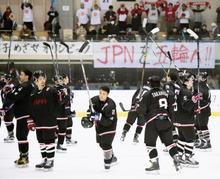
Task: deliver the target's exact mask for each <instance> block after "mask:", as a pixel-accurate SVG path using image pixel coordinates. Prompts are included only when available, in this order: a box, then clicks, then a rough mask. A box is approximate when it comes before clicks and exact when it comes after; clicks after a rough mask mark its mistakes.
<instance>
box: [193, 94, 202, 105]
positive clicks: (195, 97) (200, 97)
mask: <svg viewBox="0 0 220 179" xmlns="http://www.w3.org/2000/svg"><path fill="white" fill-rule="evenodd" d="M201 99H202V94H201V93H199V94H196V95H193V96H192V101H193V102H194V103H197V102H198V101H199V100H201Z"/></svg>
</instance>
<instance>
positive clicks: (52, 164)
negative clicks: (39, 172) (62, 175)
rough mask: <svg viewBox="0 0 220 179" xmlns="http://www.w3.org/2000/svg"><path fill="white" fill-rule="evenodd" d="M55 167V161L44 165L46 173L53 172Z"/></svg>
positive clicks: (48, 161) (49, 161)
mask: <svg viewBox="0 0 220 179" xmlns="http://www.w3.org/2000/svg"><path fill="white" fill-rule="evenodd" d="M53 166H54V162H53V160H47V162H46V164H45V165H44V171H51V170H52V169H53Z"/></svg>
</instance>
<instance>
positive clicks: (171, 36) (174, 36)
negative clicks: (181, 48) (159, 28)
mask: <svg viewBox="0 0 220 179" xmlns="http://www.w3.org/2000/svg"><path fill="white" fill-rule="evenodd" d="M179 39H180V34H179V32H178V28H177V27H176V26H173V28H172V30H171V31H169V32H168V34H167V40H179Z"/></svg>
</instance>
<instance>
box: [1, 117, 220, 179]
mask: <svg viewBox="0 0 220 179" xmlns="http://www.w3.org/2000/svg"><path fill="white" fill-rule="evenodd" d="M124 122H125V119H119V121H118V127H117V134H116V137H115V140H114V143H113V149H114V153H115V155H116V156H117V158H118V161H119V164H118V165H116V166H114V167H112V168H111V169H110V171H109V172H106V171H105V170H104V167H103V153H102V150H101V149H100V148H99V147H98V145H97V144H96V142H95V132H94V128H91V129H83V128H82V127H81V125H80V120H78V119H75V120H74V127H73V130H74V132H73V136H74V139H76V140H78V144H76V145H74V146H71V147H68V152H67V153H56V156H55V167H54V169H53V171H50V172H43V171H36V170H35V168H34V166H35V164H36V163H38V162H40V161H41V155H40V150H39V146H38V143H37V140H36V137H35V133H34V132H31V133H30V134H29V141H30V152H29V153H30V154H29V159H30V164H29V167H28V168H16V167H15V165H14V160H15V159H17V157H18V148H17V143H16V142H15V143H13V144H6V143H4V142H3V138H4V137H5V136H6V134H7V133H6V129H5V125H4V124H2V127H1V128H0V179H26V178H27V179H44V178H45V179H122V178H125V179H146V178H147V179H151V178H155V179H157V178H161V179H168V178H169V179H172V178H175V179H176V178H177V179H179V178H181V179H189V178H196V177H197V178H198V179H203V178H204V179H205V178H206V179H217V178H219V177H220V171H218V170H219V169H220V167H219V161H220V140H219V136H220V119H219V118H211V119H210V124H209V126H210V131H211V142H212V146H213V148H212V151H211V152H201V151H195V153H196V155H195V158H196V159H197V160H198V161H199V162H200V167H199V168H183V169H182V171H181V173H176V172H175V170H174V167H173V165H172V160H171V158H170V156H169V155H168V154H167V153H164V152H163V151H162V150H163V148H164V147H163V145H162V144H161V143H160V140H158V152H159V160H160V168H161V170H160V174H159V175H152V174H147V173H145V171H144V168H145V166H146V164H147V161H148V155H147V151H146V148H145V145H144V143H143V133H142V135H141V138H140V140H141V142H140V144H138V145H134V144H133V143H132V139H133V135H134V129H135V127H136V125H133V127H132V128H131V130H130V131H129V133H128V135H127V137H126V140H125V142H121V141H120V135H121V132H122V127H123V124H124Z"/></svg>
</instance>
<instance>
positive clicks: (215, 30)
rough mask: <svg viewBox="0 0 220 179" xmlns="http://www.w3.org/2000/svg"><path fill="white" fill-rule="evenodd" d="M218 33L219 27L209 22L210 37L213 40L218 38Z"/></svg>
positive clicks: (219, 32) (219, 31)
mask: <svg viewBox="0 0 220 179" xmlns="http://www.w3.org/2000/svg"><path fill="white" fill-rule="evenodd" d="M218 34H220V28H219V27H218V26H217V24H216V23H214V22H213V23H212V24H211V38H212V39H213V40H217V39H218Z"/></svg>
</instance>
